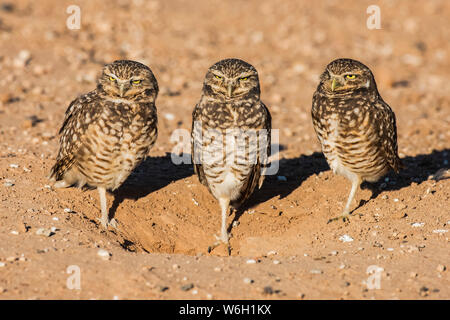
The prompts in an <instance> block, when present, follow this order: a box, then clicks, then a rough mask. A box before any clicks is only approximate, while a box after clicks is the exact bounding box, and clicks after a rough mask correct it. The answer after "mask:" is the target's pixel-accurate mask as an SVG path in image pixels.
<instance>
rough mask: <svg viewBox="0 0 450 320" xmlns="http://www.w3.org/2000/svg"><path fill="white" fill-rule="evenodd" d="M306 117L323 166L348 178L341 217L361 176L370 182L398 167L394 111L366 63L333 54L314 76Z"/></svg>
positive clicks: (358, 184) (396, 170)
mask: <svg viewBox="0 0 450 320" xmlns="http://www.w3.org/2000/svg"><path fill="white" fill-rule="evenodd" d="M312 120H313V125H314V130H315V131H316V134H317V137H318V138H319V141H320V143H321V145H322V151H323V153H324V155H325V157H326V159H327V162H328V164H329V166H330V167H331V169H332V170H333V172H334V173H335V174H340V175H343V176H344V177H346V178H347V179H349V180H350V181H351V182H352V188H351V191H350V195H349V197H348V200H347V203H346V205H345V208H344V211H343V212H342V218H343V219H344V220H346V219H348V216H349V214H350V206H351V203H352V201H353V199H354V197H355V193H356V191H357V189H358V187H359V186H360V184H361V183H362V182H363V181H368V182H376V181H377V180H379V179H380V178H381V177H382V176H384V175H385V174H387V173H388V172H389V171H390V170H391V169H393V170H394V171H395V172H398V171H399V169H400V167H401V162H400V159H399V157H398V152H397V149H398V148H397V128H396V123H395V115H394V112H393V111H392V110H391V108H390V107H389V105H388V104H387V103H386V102H384V101H383V99H382V98H381V96H380V94H379V93H378V90H377V86H376V83H375V79H374V77H373V74H372V72H371V71H370V69H369V68H368V67H366V66H365V65H364V64H362V63H361V62H358V61H355V60H351V59H338V60H334V61H333V62H331V63H330V64H329V65H328V66H327V67H326V69H325V72H324V73H322V75H321V76H320V84H319V86H318V87H317V90H316V92H315V93H314V97H313V104H312ZM335 219H336V218H335ZM335 219H332V220H335Z"/></svg>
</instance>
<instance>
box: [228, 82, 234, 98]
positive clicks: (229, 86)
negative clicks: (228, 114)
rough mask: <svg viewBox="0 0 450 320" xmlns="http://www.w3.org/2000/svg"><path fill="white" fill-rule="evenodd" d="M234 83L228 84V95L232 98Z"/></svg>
mask: <svg viewBox="0 0 450 320" xmlns="http://www.w3.org/2000/svg"><path fill="white" fill-rule="evenodd" d="M233 89H234V85H233V82H229V83H228V86H227V97H228V98H231V94H232V93H233Z"/></svg>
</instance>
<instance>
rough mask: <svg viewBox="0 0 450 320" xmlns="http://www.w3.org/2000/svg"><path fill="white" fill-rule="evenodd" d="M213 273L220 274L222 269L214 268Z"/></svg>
mask: <svg viewBox="0 0 450 320" xmlns="http://www.w3.org/2000/svg"><path fill="white" fill-rule="evenodd" d="M214 271H215V272H220V271H222V269H221V268H219V267H215V268H214Z"/></svg>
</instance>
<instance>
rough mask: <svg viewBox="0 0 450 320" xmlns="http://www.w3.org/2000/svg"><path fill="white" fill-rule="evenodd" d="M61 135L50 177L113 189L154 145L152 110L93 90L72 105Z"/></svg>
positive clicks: (148, 104) (71, 182)
mask: <svg viewBox="0 0 450 320" xmlns="http://www.w3.org/2000/svg"><path fill="white" fill-rule="evenodd" d="M60 135H61V136H60V150H59V153H58V156H57V160H56V164H55V165H54V166H53V168H52V170H51V173H50V178H51V179H53V180H56V181H59V180H65V181H66V182H67V184H68V185H73V184H76V185H77V186H78V187H82V186H84V185H85V184H87V185H89V186H92V187H98V186H101V187H104V188H106V189H110V190H115V189H117V188H118V187H119V186H120V185H121V184H122V183H123V182H124V181H125V179H126V178H127V177H128V176H129V174H130V173H131V171H132V170H133V169H134V168H135V167H136V166H137V165H139V163H140V162H141V161H142V160H143V159H144V157H145V156H146V155H147V153H148V151H149V149H150V148H151V147H152V146H153V144H154V143H155V141H156V137H157V117H156V107H155V105H154V103H136V102H134V103H124V102H113V101H108V100H105V99H104V98H103V97H101V96H99V95H98V94H97V92H96V90H94V91H92V92H90V93H88V94H86V95H84V96H81V97H79V98H77V99H76V100H74V101H73V102H72V103H71V104H70V106H69V108H68V109H67V111H66V115H65V119H64V122H63V125H62V127H61V130H60Z"/></svg>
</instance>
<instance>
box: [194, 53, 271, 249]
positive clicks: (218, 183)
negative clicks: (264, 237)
mask: <svg viewBox="0 0 450 320" xmlns="http://www.w3.org/2000/svg"><path fill="white" fill-rule="evenodd" d="M270 130H271V117H270V113H269V110H268V109H267V107H266V106H265V105H264V103H263V102H262V101H261V100H260V88H259V79H258V73H257V71H256V69H255V68H254V67H253V66H251V65H250V64H248V63H246V62H244V61H242V60H239V59H226V60H222V61H219V62H217V63H216V64H214V65H213V66H212V67H210V68H209V69H208V72H207V73H206V76H205V80H204V85H203V91H202V95H201V98H200V101H199V102H198V104H197V105H196V107H195V109H194V111H193V114H192V159H193V163H194V171H195V173H196V174H197V176H198V178H199V180H200V182H201V183H202V184H203V185H205V186H206V187H207V188H208V190H209V191H210V192H211V194H212V195H213V196H214V197H215V198H216V199H217V200H218V201H219V205H220V207H221V212H222V224H221V235H220V237H217V238H218V240H220V241H222V242H224V243H228V232H227V227H226V217H227V214H228V210H229V207H230V206H231V207H233V208H238V207H239V206H240V205H241V204H242V203H243V202H244V201H245V200H247V199H248V198H249V197H250V195H251V194H252V193H253V191H254V190H255V188H256V186H258V187H260V186H261V185H262V182H263V180H264V175H263V170H264V168H265V166H266V165H267V160H268V157H269V155H270Z"/></svg>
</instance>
